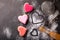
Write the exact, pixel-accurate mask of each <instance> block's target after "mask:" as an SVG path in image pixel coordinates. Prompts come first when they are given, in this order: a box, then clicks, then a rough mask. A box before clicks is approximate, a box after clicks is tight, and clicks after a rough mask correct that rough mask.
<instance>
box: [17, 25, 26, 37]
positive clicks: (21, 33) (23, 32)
mask: <svg viewBox="0 0 60 40" xmlns="http://www.w3.org/2000/svg"><path fill="white" fill-rule="evenodd" d="M18 32H19V35H20V36H24V35H25V34H26V32H27V29H26V28H25V27H23V26H18Z"/></svg>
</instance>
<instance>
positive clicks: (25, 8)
mask: <svg viewBox="0 0 60 40" xmlns="http://www.w3.org/2000/svg"><path fill="white" fill-rule="evenodd" d="M23 8H24V11H25V12H31V11H32V10H33V6H32V5H30V4H29V3H25V4H24V7H23Z"/></svg>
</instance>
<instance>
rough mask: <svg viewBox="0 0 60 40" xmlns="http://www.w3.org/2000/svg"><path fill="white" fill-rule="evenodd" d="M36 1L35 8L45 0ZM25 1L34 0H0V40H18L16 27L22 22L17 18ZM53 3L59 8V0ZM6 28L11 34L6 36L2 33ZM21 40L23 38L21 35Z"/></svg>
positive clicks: (30, 0) (32, 0) (21, 12)
mask: <svg viewBox="0 0 60 40" xmlns="http://www.w3.org/2000/svg"><path fill="white" fill-rule="evenodd" d="M36 1H37V2H38V3H37V5H36V6H35V8H36V7H38V6H39V5H40V4H41V3H42V2H43V1H45V0H36ZM25 2H29V3H30V4H31V2H33V3H34V2H35V0H0V40H20V37H19V35H18V32H17V27H18V26H19V25H22V24H21V23H19V21H18V19H17V18H18V16H19V15H21V14H23V13H24V12H23V10H22V7H23V4H24V3H25ZM55 5H56V8H57V9H59V10H60V1H58V2H56V3H55ZM59 20H60V19H59ZM59 20H58V21H59ZM58 23H60V22H58ZM25 26H26V25H25ZM6 28H8V29H9V32H10V34H11V35H9V37H8V36H6V33H4V30H5V29H6ZM59 29H60V28H59V27H58V28H57V30H58V32H59ZM21 40H23V38H22V37H21ZM24 40H25V39H24Z"/></svg>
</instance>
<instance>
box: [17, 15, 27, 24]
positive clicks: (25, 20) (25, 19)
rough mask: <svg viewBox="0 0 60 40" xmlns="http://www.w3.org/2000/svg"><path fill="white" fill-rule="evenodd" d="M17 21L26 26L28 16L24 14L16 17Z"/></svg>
mask: <svg viewBox="0 0 60 40" xmlns="http://www.w3.org/2000/svg"><path fill="white" fill-rule="evenodd" d="M18 20H19V21H20V22H21V23H23V24H26V22H27V20H28V15H26V14H24V15H22V16H18Z"/></svg>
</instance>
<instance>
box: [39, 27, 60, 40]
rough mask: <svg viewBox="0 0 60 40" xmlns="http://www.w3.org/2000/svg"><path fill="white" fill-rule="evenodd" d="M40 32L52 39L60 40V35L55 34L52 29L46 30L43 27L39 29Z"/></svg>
mask: <svg viewBox="0 0 60 40" xmlns="http://www.w3.org/2000/svg"><path fill="white" fill-rule="evenodd" d="M39 31H41V32H45V33H47V34H48V35H49V36H50V37H52V38H54V39H56V40H60V34H58V33H57V32H54V31H50V29H49V30H47V28H45V27H43V26H42V27H39Z"/></svg>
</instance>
